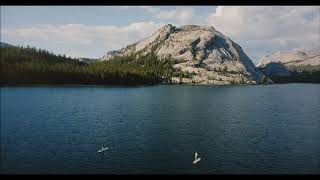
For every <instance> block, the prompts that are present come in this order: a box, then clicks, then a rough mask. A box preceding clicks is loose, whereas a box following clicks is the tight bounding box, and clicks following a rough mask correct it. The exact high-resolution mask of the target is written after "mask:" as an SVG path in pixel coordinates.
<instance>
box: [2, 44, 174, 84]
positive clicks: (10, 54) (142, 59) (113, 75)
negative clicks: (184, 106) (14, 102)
mask: <svg viewBox="0 0 320 180" xmlns="http://www.w3.org/2000/svg"><path fill="white" fill-rule="evenodd" d="M172 63H173V62H171V61H170V60H166V61H165V60H159V59H158V58H157V56H156V55H155V54H152V53H150V54H147V55H145V56H141V55H140V56H138V55H137V54H131V55H128V56H125V57H114V58H112V59H110V60H107V61H98V62H93V63H89V64H88V63H84V62H81V61H79V60H77V59H74V58H70V57H66V56H65V55H55V54H54V53H52V52H49V51H47V50H43V49H37V48H35V47H30V46H27V47H22V46H1V78H0V83H1V85H5V84H9V85H10V84H106V85H107V84H118V85H131V84H132V85H133V84H155V83H161V82H163V81H169V79H170V77H171V76H172V74H173V69H172Z"/></svg>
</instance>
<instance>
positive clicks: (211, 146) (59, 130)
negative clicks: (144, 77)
mask: <svg viewBox="0 0 320 180" xmlns="http://www.w3.org/2000/svg"><path fill="white" fill-rule="evenodd" d="M102 144H104V145H105V146H107V147H109V150H108V151H106V152H105V153H104V155H103V156H102V155H101V154H98V153H97V150H98V149H99V148H101V145H102ZM195 152H198V154H199V156H200V157H201V158H202V160H201V161H200V162H199V163H198V164H197V165H193V164H192V161H193V159H194V153H195ZM0 153H1V170H0V172H1V173H64V174H65V173H68V174H69V173H89V174H91V173H102V174H134V173H139V174H162V173H164V174H168V173H170V174H193V173H205V174H221V173H232V174H238V173H277V174H278V173H280V174H291V173H293V174H297V173H320V85H319V84H282V85H268V86H265V85H259V86H191V85H157V86H145V87H107V86H73V87H71V86H70V87H62V86H61V87H1V152H0Z"/></svg>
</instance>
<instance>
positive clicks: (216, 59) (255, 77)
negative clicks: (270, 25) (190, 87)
mask: <svg viewBox="0 0 320 180" xmlns="http://www.w3.org/2000/svg"><path fill="white" fill-rule="evenodd" d="M151 52H152V53H154V54H156V55H157V56H158V58H159V59H162V60H171V59H174V60H176V61H178V62H179V63H178V64H175V65H174V68H176V69H177V70H180V71H182V72H185V73H189V74H193V78H192V79H191V80H190V79H189V80H190V81H192V82H196V83H198V82H199V83H205V84H219V83H220V84H229V83H233V82H238V81H239V83H244V84H248V83H259V82H261V81H263V80H265V77H264V75H263V74H262V72H261V71H260V70H258V69H256V67H255V66H254V64H253V63H252V61H251V60H250V58H249V57H248V56H247V55H246V54H245V53H244V52H243V50H242V48H241V47H240V46H239V45H238V44H236V43H235V42H233V41H232V40H231V39H229V38H228V37H226V36H225V35H223V34H222V33H221V32H219V31H217V30H216V29H215V28H214V27H212V26H197V25H183V26H181V27H175V26H173V25H171V24H167V25H165V26H163V27H161V28H159V29H158V30H157V31H155V32H154V33H153V34H152V35H151V36H149V37H146V38H144V39H142V40H140V41H138V42H136V43H134V44H132V45H129V46H127V47H125V48H122V49H121V50H119V51H111V52H109V53H107V54H106V55H105V56H103V57H102V59H101V60H108V59H110V58H112V57H114V56H126V55H130V54H132V53H138V54H141V55H147V54H148V53H151ZM189 80H187V79H186V80H185V81H189Z"/></svg>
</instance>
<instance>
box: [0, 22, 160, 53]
mask: <svg viewBox="0 0 320 180" xmlns="http://www.w3.org/2000/svg"><path fill="white" fill-rule="evenodd" d="M161 25H162V24H159V23H155V22H153V21H148V22H135V23H131V24H129V25H127V26H122V27H120V26H86V25H82V24H66V25H33V26H32V27H23V28H10V29H1V36H2V37H6V38H10V39H16V40H20V42H22V41H24V42H35V44H41V42H43V41H47V42H48V43H49V44H51V45H52V47H53V49H59V46H62V45H63V47H74V49H71V50H68V52H67V50H66V51H63V50H62V51H63V52H61V50H60V51H59V53H67V54H68V55H71V56H86V54H91V53H90V52H91V51H94V49H92V48H96V47H97V46H99V48H103V49H104V52H107V51H109V50H114V49H119V48H121V47H124V46H126V45H128V44H130V43H134V42H135V41H138V40H140V39H142V38H144V37H146V36H149V35H151V34H152V32H154V31H155V30H156V29H158V28H159V27H160V26H161ZM31 45H32V44H31ZM79 49H81V50H79ZM75 52H80V54H77V53H75ZM94 52H95V51H94ZM102 55H104V54H96V55H95V56H102Z"/></svg>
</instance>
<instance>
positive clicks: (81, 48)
mask: <svg viewBox="0 0 320 180" xmlns="http://www.w3.org/2000/svg"><path fill="white" fill-rule="evenodd" d="M168 23H170V24H173V25H175V26H180V25H184V24H196V25H206V26H214V27H215V28H216V29H217V30H218V31H220V32H222V33H223V34H225V35H227V36H228V37H230V38H231V39H232V40H233V41H235V42H236V43H238V44H239V45H240V46H241V47H242V48H243V50H244V51H245V52H246V53H247V55H248V56H249V57H250V58H251V59H252V60H253V61H254V62H255V63H257V62H258V60H259V58H260V57H261V56H263V55H266V54H270V53H273V52H277V51H286V50H293V49H301V48H302V49H312V48H320V47H319V46H320V43H319V42H320V6H306V7H303V6H287V7H286V6H109V7H107V6H104V7H103V6H87V7H86V6H50V7H49V6H48V7H46V6H25V7H19V6H1V41H2V42H7V43H10V44H13V45H31V46H36V47H41V48H43V49H48V50H52V51H53V52H55V53H58V54H66V55H68V56H72V57H90V58H99V57H101V56H103V55H104V54H105V53H106V52H107V51H109V50H115V49H119V48H121V47H123V46H126V45H128V44H130V43H133V42H135V41H137V40H139V39H141V38H144V37H146V36H148V35H151V34H152V32H153V31H155V30H156V29H157V28H159V27H161V26H163V25H165V24H168Z"/></svg>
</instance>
